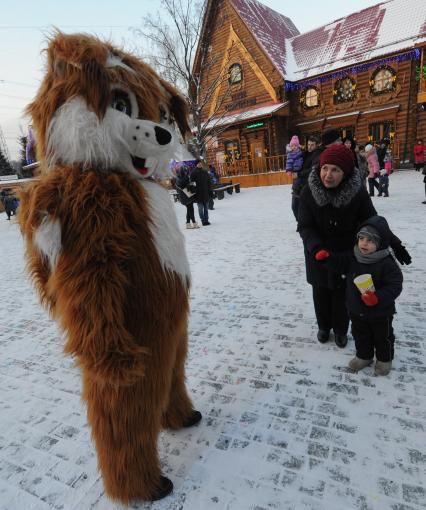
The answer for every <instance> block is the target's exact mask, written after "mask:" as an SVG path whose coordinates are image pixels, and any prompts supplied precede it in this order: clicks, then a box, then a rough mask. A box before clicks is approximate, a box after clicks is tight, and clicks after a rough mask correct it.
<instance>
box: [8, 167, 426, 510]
mask: <svg viewBox="0 0 426 510" xmlns="http://www.w3.org/2000/svg"><path fill="white" fill-rule="evenodd" d="M390 193H391V196H390V198H374V199H373V200H374V203H375V205H376V207H377V209H378V211H379V213H381V214H383V215H385V216H386V217H387V218H388V220H389V222H390V224H391V227H392V229H393V230H394V231H395V233H396V234H397V235H398V236H400V237H401V238H402V239H403V241H404V242H405V244H406V246H407V248H408V249H409V251H410V253H411V255H412V257H413V263H412V265H411V266H409V267H405V266H404V267H403V272H404V278H405V282H404V290H403V293H402V295H401V297H400V298H399V300H398V303H397V309H398V315H397V316H396V319H395V322H394V324H395V330H396V335H397V344H396V360H395V364H394V369H393V370H392V372H391V374H390V376H388V377H383V378H378V377H374V375H373V369H372V368H368V369H366V370H365V371H363V372H361V373H359V374H351V373H350V372H349V371H348V370H347V369H346V365H347V362H348V361H349V359H350V358H351V356H352V355H353V354H354V344H353V341H352V339H351V340H350V342H349V344H348V346H347V348H346V349H343V350H341V349H338V348H337V347H336V346H335V345H334V344H333V343H331V342H330V343H327V344H325V345H320V344H319V343H318V342H317V341H316V339H315V333H316V325H315V320H314V312H313V306H312V302H311V289H310V287H309V286H308V285H307V284H306V282H305V278H304V262H303V250H302V244H301V241H300V238H299V236H298V234H297V233H296V232H295V223H294V219H293V216H292V213H291V210H290V187H289V186H281V187H278V186H277V187H269V188H253V189H242V190H241V193H240V194H239V195H238V194H234V195H233V196H232V197H230V196H228V195H227V196H226V198H225V199H224V200H221V201H217V202H216V210H215V211H212V212H211V223H212V225H211V226H209V227H204V228H201V229H199V230H184V234H185V237H186V240H187V249H188V255H189V259H190V262H191V266H192V272H193V290H192V302H191V308H192V313H191V320H190V357H189V360H188V368H187V374H188V385H189V387H190V390H191V393H192V395H193V399H194V402H195V403H196V407H197V408H198V409H200V410H201V411H202V412H203V414H204V420H203V421H202V422H201V424H200V425H199V426H197V427H194V428H193V429H190V430H185V431H180V432H176V433H172V432H169V431H166V432H164V433H163V434H162V436H161V438H160V443H159V448H160V455H161V459H162V462H163V463H164V471H165V473H166V474H167V475H168V476H169V477H170V478H171V479H172V480H173V482H174V484H175V490H174V493H173V495H172V496H170V497H168V498H167V499H165V500H163V501H160V502H157V503H155V504H152V505H149V504H140V505H138V506H135V507H134V508H140V509H148V508H149V509H152V510H154V509H158V510H160V509H161V510H166V509H167V510H211V509H218V510H222V509H226V510H267V509H271V508H273V509H279V510H290V509H291V510H307V509H312V510H320V509H324V510H351V509H358V510H361V509H362V510H415V509H417V510H419V509H422V508H423V509H424V508H426V488H425V487H426V440H425V438H426V435H425V433H426V351H425V346H426V320H425V319H426V316H425V310H426V304H425V300H426V290H425V289H426V269H425V265H426V259H425V254H426V240H425V233H426V227H425V218H426V205H423V204H421V201H422V200H424V185H423V183H422V176H421V175H419V173H416V172H414V171H401V172H397V173H394V174H393V175H392V177H391V184H390ZM175 207H176V212H177V214H178V216H179V220H180V225H181V227H182V229H183V228H184V222H185V220H184V217H185V208H184V207H182V206H181V205H180V204H176V205H175ZM0 247H1V257H0V269H1V272H0V284H1V285H0V303H1V306H0V509H1V510H27V509H34V510H36V509H37V510H38V509H48V508H55V509H66V510H68V509H70V510H86V509H87V510H89V509H94V510H112V509H118V508H121V507H120V506H117V505H116V504H114V503H112V502H110V501H109V500H108V499H107V498H106V497H105V495H104V493H103V486H102V480H101V478H100V476H99V473H98V472H97V468H96V457H95V453H94V449H93V445H92V443H91V441H90V430H89V428H88V426H87V424H86V419H85V410H84V407H83V406H82V404H81V402H80V378H79V374H78V372H77V370H76V369H74V368H73V366H72V361H71V360H69V359H67V358H65V357H64V356H63V355H62V353H61V344H62V341H63V340H62V339H61V335H60V334H59V333H58V330H57V328H56V325H55V324H54V323H53V322H52V321H51V320H50V319H49V318H48V316H47V315H46V313H45V312H44V311H43V310H42V309H41V308H40V306H39V305H38V303H37V300H36V297H35V294H34V292H33V290H32V288H31V286H30V284H29V282H28V281H27V280H26V277H25V273H24V261H23V254H22V241H21V237H20V234H19V230H18V227H17V224H16V223H15V222H14V221H11V222H8V221H6V217H5V214H4V213H3V214H1V215H0ZM141 461H143V460H142V459H141Z"/></svg>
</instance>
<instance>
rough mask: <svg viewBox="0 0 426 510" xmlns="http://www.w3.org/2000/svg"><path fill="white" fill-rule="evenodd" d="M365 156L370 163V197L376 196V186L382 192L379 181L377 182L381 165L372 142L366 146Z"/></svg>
mask: <svg viewBox="0 0 426 510" xmlns="http://www.w3.org/2000/svg"><path fill="white" fill-rule="evenodd" d="M365 157H366V159H367V163H368V190H369V193H370V197H374V188H376V189H377V191H378V192H380V188H379V183H378V182H377V177H378V176H379V173H380V165H379V158H378V157H377V152H376V149H375V148H374V147H373V146H372V145H371V144H368V145H366V146H365Z"/></svg>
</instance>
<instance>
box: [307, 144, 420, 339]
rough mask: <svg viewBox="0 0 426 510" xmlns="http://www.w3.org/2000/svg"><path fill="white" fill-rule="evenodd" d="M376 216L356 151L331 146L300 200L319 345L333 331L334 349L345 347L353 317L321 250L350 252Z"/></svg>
mask: <svg viewBox="0 0 426 510" xmlns="http://www.w3.org/2000/svg"><path fill="white" fill-rule="evenodd" d="M376 215H377V212H376V210H375V208H374V206H373V204H372V201H371V198H370V196H369V195H368V192H367V190H366V189H365V188H364V187H363V186H362V183H361V177H360V175H359V170H358V168H356V167H355V163H354V159H353V154H352V152H351V151H350V150H349V149H348V148H347V147H344V146H343V145H331V146H329V147H327V149H325V150H324V151H323V152H322V153H321V156H320V165H319V167H318V168H315V169H312V172H311V173H310V174H309V178H308V184H307V186H305V187H304V189H303V191H302V194H301V196H300V202H299V217H298V232H299V234H300V236H301V238H302V240H303V245H304V251H305V264H306V279H307V281H308V283H309V284H310V285H312V296H313V301H314V308H315V316H316V319H317V324H318V332H317V339H318V341H319V342H320V343H325V342H327V341H328V340H329V337H330V331H331V329H333V331H334V340H335V343H336V345H337V346H338V347H341V348H343V347H345V346H346V344H347V342H348V337H347V330H348V327H349V315H348V312H347V310H346V306H345V286H346V279H345V278H342V277H341V276H340V275H338V274H335V273H331V272H329V271H327V270H326V268H324V266H322V265H321V264H320V263H319V261H318V260H317V259H316V258H315V256H316V254H317V253H318V252H319V251H321V250H327V251H329V252H332V253H334V252H336V253H341V252H345V251H347V250H350V249H352V247H353V243H354V239H355V236H356V233H357V232H358V227H359V225H360V224H361V223H363V222H364V221H366V220H368V219H369V218H371V217H372V216H376ZM390 244H391V247H392V249H393V252H394V254H395V257H396V258H397V260H398V261H399V262H400V263H401V264H410V263H411V257H410V255H409V253H408V252H407V250H406V249H405V247H404V246H403V245H402V244H401V241H400V240H399V239H398V238H397V237H396V236H394V235H393V234H392V236H391V242H390Z"/></svg>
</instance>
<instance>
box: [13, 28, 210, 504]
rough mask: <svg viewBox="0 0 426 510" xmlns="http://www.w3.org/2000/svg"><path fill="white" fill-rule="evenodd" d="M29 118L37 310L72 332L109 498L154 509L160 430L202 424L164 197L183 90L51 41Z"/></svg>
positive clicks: (25, 201)
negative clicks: (37, 167) (33, 140)
mask: <svg viewBox="0 0 426 510" xmlns="http://www.w3.org/2000/svg"><path fill="white" fill-rule="evenodd" d="M47 56H48V62H47V72H46V75H45V77H44V80H43V82H42V84H41V86H40V90H39V92H38V94H37V96H36V98H35V100H34V101H33V102H32V103H31V104H30V105H29V107H28V113H29V115H30V116H31V117H32V119H33V127H34V130H35V135H36V137H37V142H38V143H37V156H38V159H39V161H40V162H41V175H40V178H39V179H38V180H37V181H36V182H34V183H32V184H31V186H30V187H29V188H28V189H27V190H26V191H25V192H24V193H23V194H22V197H21V205H20V211H19V222H20V227H21V230H22V233H23V236H24V239H25V242H26V255H27V261H28V267H29V272H30V274H31V276H32V278H33V280H34V283H35V285H36V288H37V291H38V293H39V295H40V299H41V301H42V303H43V304H44V305H45V306H46V307H47V308H48V309H49V311H50V312H51V314H52V315H53V317H54V318H55V319H57V320H58V321H59V323H60V325H61V327H62V328H63V329H64V331H65V332H66V344H65V352H66V353H68V354H70V355H74V356H75V357H76V360H77V362H78V365H79V367H80V368H81V372H82V377H83V397H84V400H85V401H86V403H87V414H88V421H89V423H90V425H91V428H92V436H93V439H94V441H95V444H96V449H97V455H98V465H99V469H100V471H101V473H102V476H103V480H104V485H105V489H106V492H107V494H108V495H109V496H110V497H111V498H113V499H115V500H118V501H121V502H122V503H125V504H128V503H130V502H131V501H133V500H138V499H143V500H156V499H160V498H162V497H164V496H166V495H167V494H169V493H170V492H171V491H172V489H173V484H172V482H171V481H170V480H168V479H167V478H166V477H164V476H162V475H161V469H160V463H159V458H158V452H157V439H158V434H159V432H160V430H161V429H162V427H170V428H173V429H177V428H180V427H187V426H191V425H194V424H195V423H197V422H198V421H199V420H200V419H201V414H200V413H199V412H198V411H195V410H194V408H193V405H192V403H191V400H190V398H189V396H188V394H187V391H186V387H185V373H184V364H185V359H186V354H187V317H188V309H189V303H188V293H189V284H190V272H189V265H188V261H187V258H186V253H185V247H184V239H183V236H182V233H181V232H180V230H179V228H178V225H177V220H176V217H175V212H174V208H173V204H172V203H171V200H170V196H169V193H168V191H167V190H166V189H165V188H164V187H162V186H161V185H160V184H158V182H157V181H158V180H159V179H160V178H162V177H164V176H165V175H166V174H165V172H166V169H167V164H168V162H169V161H170V159H171V158H172V156H173V154H174V152H175V150H176V146H177V143H178V142H177V140H178V137H177V134H176V133H175V132H174V128H173V125H174V124H175V123H176V124H177V125H178V127H179V129H180V131H181V133H182V134H183V135H185V134H186V133H187V132H188V129H189V128H188V124H187V117H186V106H185V103H184V101H183V99H182V98H181V97H180V96H179V94H178V93H177V92H176V90H175V89H174V88H173V87H171V86H170V85H169V84H167V83H166V82H164V81H163V80H162V79H160V78H159V77H158V76H157V74H156V73H155V72H154V71H153V70H152V69H151V68H150V67H149V66H148V65H146V64H145V63H143V62H142V61H141V60H139V59H138V58H136V57H135V56H132V55H130V54H127V53H124V52H123V51H120V50H119V49H117V48H114V47H113V46H112V45H110V44H108V43H104V42H102V41H100V40H98V39H96V38H95V37H91V36H87V35H81V34H77V35H65V34H62V33H60V32H58V33H56V34H55V35H54V36H53V38H52V39H51V40H50V44H49V47H48V50H47Z"/></svg>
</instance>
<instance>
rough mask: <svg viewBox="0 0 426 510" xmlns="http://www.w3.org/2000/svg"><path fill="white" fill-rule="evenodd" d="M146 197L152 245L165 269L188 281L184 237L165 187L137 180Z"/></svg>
mask: <svg viewBox="0 0 426 510" xmlns="http://www.w3.org/2000/svg"><path fill="white" fill-rule="evenodd" d="M139 182H140V184H141V186H143V188H144V190H145V192H146V194H147V197H148V206H149V211H150V216H151V220H152V223H151V232H152V238H153V241H154V245H155V247H156V249H157V252H158V256H159V258H160V261H161V264H162V265H163V268H164V270H165V271H174V272H175V273H177V274H178V275H179V276H180V277H181V278H182V281H183V283H184V284H186V282H187V281H190V278H191V272H190V269H189V263H188V259H187V256H186V250H185V239H184V236H183V234H182V232H181V231H180V229H179V226H178V222H177V219H176V213H175V211H174V208H173V204H172V202H171V200H170V195H169V193H168V191H167V190H166V189H164V188H163V187H162V186H160V185H159V184H157V183H155V182H153V181H149V180H142V181H139Z"/></svg>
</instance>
